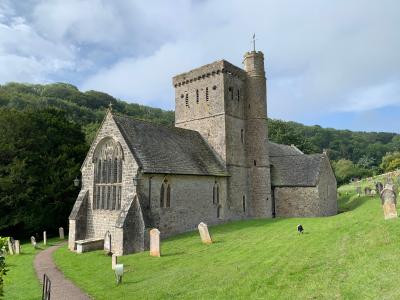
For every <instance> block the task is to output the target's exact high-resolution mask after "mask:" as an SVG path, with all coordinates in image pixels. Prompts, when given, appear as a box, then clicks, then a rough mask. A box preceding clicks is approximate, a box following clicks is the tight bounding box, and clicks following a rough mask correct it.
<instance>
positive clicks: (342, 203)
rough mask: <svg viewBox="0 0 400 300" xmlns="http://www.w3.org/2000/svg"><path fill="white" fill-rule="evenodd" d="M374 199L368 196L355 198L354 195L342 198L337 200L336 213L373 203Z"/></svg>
mask: <svg viewBox="0 0 400 300" xmlns="http://www.w3.org/2000/svg"><path fill="white" fill-rule="evenodd" d="M375 200H376V199H375V198H372V197H369V196H360V197H356V196H354V194H352V195H346V196H342V198H341V199H340V200H339V211H338V213H339V214H341V213H344V212H348V211H352V210H355V209H357V208H358V207H360V206H362V205H364V204H365V203H366V202H368V201H375Z"/></svg>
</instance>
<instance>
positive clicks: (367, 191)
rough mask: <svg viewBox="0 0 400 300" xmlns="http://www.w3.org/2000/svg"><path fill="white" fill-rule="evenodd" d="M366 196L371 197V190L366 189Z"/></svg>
mask: <svg viewBox="0 0 400 300" xmlns="http://www.w3.org/2000/svg"><path fill="white" fill-rule="evenodd" d="M364 194H365V195H366V196H369V195H371V188H369V187H366V188H365V189H364Z"/></svg>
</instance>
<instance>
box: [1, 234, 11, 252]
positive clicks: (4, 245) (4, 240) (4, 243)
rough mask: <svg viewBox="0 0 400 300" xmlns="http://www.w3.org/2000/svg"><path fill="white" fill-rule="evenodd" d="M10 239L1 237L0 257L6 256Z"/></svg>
mask: <svg viewBox="0 0 400 300" xmlns="http://www.w3.org/2000/svg"><path fill="white" fill-rule="evenodd" d="M9 239H10V238H9V237H1V236H0V255H4V254H6V252H7V247H8V240H9Z"/></svg>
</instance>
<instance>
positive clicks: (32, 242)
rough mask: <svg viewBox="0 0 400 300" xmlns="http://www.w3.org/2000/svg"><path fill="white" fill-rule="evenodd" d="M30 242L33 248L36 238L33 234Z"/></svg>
mask: <svg viewBox="0 0 400 300" xmlns="http://www.w3.org/2000/svg"><path fill="white" fill-rule="evenodd" d="M31 244H32V246H33V248H36V239H35V237H34V236H31Z"/></svg>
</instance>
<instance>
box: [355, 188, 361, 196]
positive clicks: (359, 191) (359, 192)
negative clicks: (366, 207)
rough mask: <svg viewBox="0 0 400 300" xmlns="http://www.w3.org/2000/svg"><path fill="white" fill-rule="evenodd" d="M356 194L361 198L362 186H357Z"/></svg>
mask: <svg viewBox="0 0 400 300" xmlns="http://www.w3.org/2000/svg"><path fill="white" fill-rule="evenodd" d="M356 193H357V194H358V196H359V197H360V194H361V186H356Z"/></svg>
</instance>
